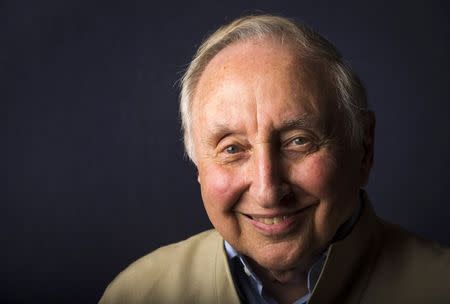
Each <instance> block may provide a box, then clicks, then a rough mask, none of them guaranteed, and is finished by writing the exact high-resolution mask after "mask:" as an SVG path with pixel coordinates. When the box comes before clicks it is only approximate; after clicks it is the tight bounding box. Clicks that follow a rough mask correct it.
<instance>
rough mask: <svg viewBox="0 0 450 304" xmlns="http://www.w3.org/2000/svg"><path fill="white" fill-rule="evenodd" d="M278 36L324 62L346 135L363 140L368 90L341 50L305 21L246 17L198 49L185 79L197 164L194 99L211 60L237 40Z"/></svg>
mask: <svg viewBox="0 0 450 304" xmlns="http://www.w3.org/2000/svg"><path fill="white" fill-rule="evenodd" d="M266 37H274V38H278V39H281V42H282V43H283V42H284V41H288V42H289V43H290V44H291V45H292V46H293V47H294V48H295V50H296V51H298V54H299V55H300V56H301V58H302V59H310V60H313V61H318V62H323V63H325V64H326V67H327V70H328V71H329V74H330V75H329V76H330V77H329V78H331V82H332V83H331V84H332V86H333V88H334V91H335V94H334V95H335V98H336V99H337V100H336V102H337V107H338V109H340V110H341V111H342V113H343V114H344V117H345V120H344V121H345V130H346V138H348V139H349V140H350V142H351V143H352V144H358V143H361V141H362V139H363V136H364V118H363V115H361V113H362V112H364V111H365V110H367V98H366V92H365V89H364V87H363V85H362V84H361V81H360V80H359V78H358V77H357V75H356V74H355V73H354V72H353V71H352V70H351V68H350V67H349V66H348V65H347V64H346V63H344V61H343V59H342V56H341V54H340V53H339V51H338V50H337V49H336V48H335V47H334V46H333V45H332V44H331V43H330V42H329V41H328V40H326V39H325V38H324V37H322V36H321V35H320V34H318V33H317V32H315V31H313V30H312V29H310V28H308V27H306V26H305V25H303V24H299V23H296V22H294V21H292V20H290V19H288V18H284V17H279V16H272V15H256V16H253V15H252V16H245V17H242V18H239V19H236V20H234V21H232V22H231V23H229V24H228V25H225V26H222V27H221V28H219V29H218V30H217V31H215V32H214V33H213V34H211V35H210V36H209V37H207V39H206V40H205V41H204V42H203V43H202V44H201V45H200V47H199V48H198V50H197V52H196V54H195V56H194V58H193V60H192V61H191V63H190V64H189V67H188V68H187V70H186V72H185V74H184V75H183V77H182V79H181V93H180V114H181V124H182V131H183V139H184V146H185V150H186V154H187V155H188V157H189V158H190V159H191V160H192V161H193V162H194V163H195V151H194V150H195V149H194V144H193V138H192V113H191V112H192V111H191V110H192V102H193V100H192V99H193V96H194V94H195V91H196V87H197V84H198V81H199V79H200V76H201V74H202V73H203V71H204V70H205V68H206V66H207V64H208V63H209V62H210V61H211V59H212V58H213V57H214V56H215V55H216V54H217V53H219V52H220V51H221V50H223V49H224V48H225V47H227V46H229V45H230V44H232V43H235V42H237V41H245V40H250V39H263V38H266Z"/></svg>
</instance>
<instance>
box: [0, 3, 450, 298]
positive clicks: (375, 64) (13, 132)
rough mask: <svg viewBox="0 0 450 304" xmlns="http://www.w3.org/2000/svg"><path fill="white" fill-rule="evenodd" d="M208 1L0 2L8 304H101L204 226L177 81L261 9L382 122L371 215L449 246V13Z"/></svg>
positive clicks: (4, 292) (1, 231) (2, 225)
mask: <svg viewBox="0 0 450 304" xmlns="http://www.w3.org/2000/svg"><path fill="white" fill-rule="evenodd" d="M211 2H212V1H195V2H194V1H179V2H171V1H164V4H163V5H162V4H152V2H151V1H121V2H119V1H105V2H98V1H68V0H64V1H14V0H11V1H6V2H5V1H3V2H1V3H0V9H1V10H0V12H1V16H0V17H1V18H0V24H1V27H0V28H1V30H2V31H4V32H3V33H1V38H2V39H1V42H0V45H1V53H0V56H1V57H0V60H1V85H0V89H1V93H0V94H1V95H0V99H1V106H2V108H1V111H0V113H1V121H2V128H1V129H0V130H1V133H0V134H1V135H2V140H1V152H0V153H1V154H0V156H1V159H2V160H3V161H2V162H1V167H0V172H1V173H0V177H1V178H2V183H1V185H2V188H1V193H0V201H1V213H0V214H1V215H0V235H1V244H2V247H1V250H0V261H1V264H0V269H1V280H2V282H1V284H0V302H2V303H6V302H11V303H13V302H17V303H21V302H33V303H39V302H42V303H52V302H60V303H93V302H96V301H97V300H98V299H99V297H100V296H101V293H102V292H103V289H104V288H105V286H106V285H107V283H109V282H110V281H111V280H112V279H113V277H114V276H115V275H116V274H117V273H118V272H119V271H120V270H122V269H123V268H124V267H125V266H127V265H128V264H129V263H130V262H132V261H133V260H135V259H136V258H138V257H140V256H142V255H144V254H145V253H147V252H149V251H151V250H153V249H155V248H157V247H159V246H161V245H163V244H167V243H170V242H174V241H177V240H180V239H183V238H185V237H187V236H189V235H192V234H194V233H196V232H199V231H201V230H204V229H206V228H209V227H210V224H209V221H208V219H207V217H206V214H205V212H204V211H203V206H202V203H201V199H200V195H199V191H198V186H197V183H196V178H195V170H194V167H193V166H192V165H190V164H189V162H188V161H186V160H185V159H184V158H183V148H182V143H181V134H180V131H179V118H178V113H177V110H178V109H177V107H178V100H177V95H178V89H177V80H178V79H179V77H180V76H181V72H182V71H183V69H184V68H185V66H186V65H187V64H188V63H189V60H190V58H191V57H192V56H193V54H194V51H195V49H196V46H198V45H199V43H200V42H201V40H202V38H203V37H204V35H205V34H206V33H210V32H211V31H213V30H214V29H215V28H217V27H218V26H219V25H221V24H223V23H224V22H227V21H230V20H232V19H233V18H235V17H238V16H240V15H242V14H245V13H248V12H254V11H255V9H259V10H262V11H265V12H270V13H280V14H283V15H285V16H289V17H295V18H298V19H299V20H302V21H304V22H306V23H307V24H309V25H310V26H312V27H313V28H315V29H317V30H318V31H319V32H321V33H322V34H324V35H325V36H326V37H327V38H329V39H330V40H331V41H332V42H334V43H335V44H336V45H337V47H338V48H339V49H340V50H341V51H342V53H343V54H344V56H345V57H346V58H347V59H348V61H349V62H350V63H351V65H352V66H353V67H354V69H355V70H356V71H357V72H358V73H359V75H360V76H361V78H362V79H363V81H364V82H365V84H366V86H367V89H368V93H369V98H370V102H371V105H372V108H373V109H374V110H375V112H376V114H377V118H378V121H377V129H376V158H375V167H374V169H373V174H372V178H371V181H370V184H369V187H368V190H369V193H370V196H371V198H372V200H373V202H374V205H375V208H376V210H377V212H378V213H379V214H380V215H381V216H382V217H384V218H386V219H388V220H390V221H393V222H396V223H399V224H401V225H402V226H404V227H406V228H407V229H409V230H411V231H413V232H415V233H418V234H420V235H423V236H425V237H427V238H431V239H434V240H437V241H440V242H442V243H444V244H447V245H449V244H450V236H449V235H450V234H449V232H450V223H449V211H450V207H449V205H450V204H449V198H448V189H449V187H450V184H449V178H448V174H449V172H448V171H449V169H450V165H449V154H450V146H449V134H450V131H449V130H450V121H449V119H448V117H449V114H450V110H449V109H450V106H449V102H450V100H449V96H450V93H449V80H450V77H449V74H450V73H449V70H450V64H449V63H450V62H449V55H448V54H450V45H449V36H450V35H449V31H450V26H449V9H448V7H447V5H444V2H445V1H423V2H422V1H401V2H396V3H395V4H394V3H391V2H385V3H382V2H378V1H371V2H370V3H365V2H364V1H331V0H330V1H318V0H315V1H292V2H291V3H288V2H282V1H271V2H267V1H255V2H245V1H240V4H237V3H239V2H236V3H232V2H228V1H222V2H220V3H215V4H211ZM275 3H276V4H275ZM3 122H5V123H3Z"/></svg>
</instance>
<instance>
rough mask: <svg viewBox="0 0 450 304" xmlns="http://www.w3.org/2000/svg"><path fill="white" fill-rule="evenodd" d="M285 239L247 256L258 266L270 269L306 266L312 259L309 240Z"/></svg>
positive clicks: (283, 269)
mask: <svg viewBox="0 0 450 304" xmlns="http://www.w3.org/2000/svg"><path fill="white" fill-rule="evenodd" d="M299 238H300V239H299V240H296V242H292V241H290V242H289V241H285V242H279V243H275V244H268V245H266V246H265V247H264V248H259V250H257V251H255V252H253V253H250V254H249V255H248V256H249V257H250V258H251V259H252V260H253V261H254V262H256V263H257V264H258V265H259V266H260V267H263V268H265V269H270V270H277V271H285V270H291V269H294V268H304V267H308V265H309V264H310V263H311V261H312V259H313V256H314V254H313V252H314V250H313V248H312V246H311V242H302V241H301V237H299Z"/></svg>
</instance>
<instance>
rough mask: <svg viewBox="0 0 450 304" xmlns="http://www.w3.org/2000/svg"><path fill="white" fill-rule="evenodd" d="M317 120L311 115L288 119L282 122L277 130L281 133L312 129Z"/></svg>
mask: <svg viewBox="0 0 450 304" xmlns="http://www.w3.org/2000/svg"><path fill="white" fill-rule="evenodd" d="M315 122H316V120H315V119H314V117H313V116H312V115H311V114H307V113H305V114H303V115H301V116H300V117H297V118H295V119H287V120H284V121H282V122H281V124H280V125H279V127H278V128H277V129H278V131H279V132H283V131H290V130H295V129H311V128H313V127H314V125H315Z"/></svg>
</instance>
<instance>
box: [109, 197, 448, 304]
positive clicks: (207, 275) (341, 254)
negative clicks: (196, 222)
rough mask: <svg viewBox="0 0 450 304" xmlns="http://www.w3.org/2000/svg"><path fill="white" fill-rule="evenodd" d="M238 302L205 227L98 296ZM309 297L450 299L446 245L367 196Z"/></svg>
mask: <svg viewBox="0 0 450 304" xmlns="http://www.w3.org/2000/svg"><path fill="white" fill-rule="evenodd" d="M112 303H127V304H128V303H129V304H137V303H201V304H202V303H239V298H238V295H237V292H236V289H235V287H234V284H233V281H232V277H231V274H230V270H229V267H228V262H227V258H226V253H225V250H224V247H223V239H222V237H221V236H220V235H219V234H218V233H217V232H216V231H215V230H210V231H206V232H203V233H200V234H198V235H196V236H193V237H191V238H189V239H187V240H185V241H182V242H179V243H176V244H172V245H169V246H166V247H162V248H160V249H158V250H156V251H154V252H152V253H150V254H148V255H146V256H144V257H143V258H141V259H139V260H138V261H136V262H134V263H133V264H132V265H130V266H129V267H128V268H127V269H126V270H124V271H123V272H122V273H120V274H119V275H118V276H117V278H116V279H115V280H114V281H113V282H112V283H111V284H110V285H109V286H108V288H107V289H106V291H105V293H104V295H103V297H102V298H101V300H100V304H112ZM308 303H313V304H314V303H364V304H369V303H374V304H375V303H376V304H380V303H406V304H411V303H421V304H422V303H446V304H448V303H450V250H449V249H444V248H442V247H439V246H438V245H437V244H435V243H431V242H429V241H425V240H422V239H420V238H417V237H414V236H412V235H410V234H408V233H407V232H405V231H403V230H402V229H400V228H398V227H396V226H394V225H391V224H388V223H385V222H383V221H382V220H380V219H379V218H378V217H376V215H375V214H374V212H373V210H372V207H371V205H370V203H369V202H366V204H365V207H364V210H363V214H362V215H361V217H360V219H359V220H358V222H357V224H356V225H355V227H354V229H353V230H352V232H351V233H350V234H349V235H348V236H347V237H346V238H345V239H343V240H341V241H338V242H336V243H334V244H333V245H331V246H330V248H329V250H328V254H327V259H326V262H325V266H324V267H323V269H322V272H321V274H320V277H319V280H318V282H317V284H316V287H315V289H314V291H313V294H312V296H311V299H310V301H309V302H308Z"/></svg>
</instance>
